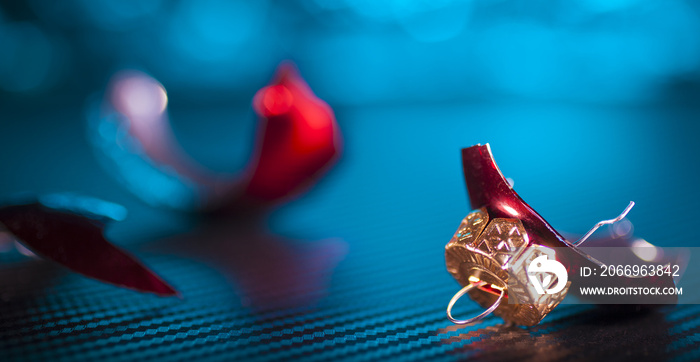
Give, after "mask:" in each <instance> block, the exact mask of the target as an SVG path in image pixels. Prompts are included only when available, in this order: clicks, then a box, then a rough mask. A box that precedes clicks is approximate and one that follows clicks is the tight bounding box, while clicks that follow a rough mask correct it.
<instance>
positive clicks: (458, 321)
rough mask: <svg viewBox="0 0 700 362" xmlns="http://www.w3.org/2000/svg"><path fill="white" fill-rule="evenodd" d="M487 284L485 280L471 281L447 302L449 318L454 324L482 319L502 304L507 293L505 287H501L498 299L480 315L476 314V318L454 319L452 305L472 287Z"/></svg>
mask: <svg viewBox="0 0 700 362" xmlns="http://www.w3.org/2000/svg"><path fill="white" fill-rule="evenodd" d="M486 284H487V283H486V282H484V281H480V282H478V283H469V284H467V285H466V286H465V287H464V288H462V289H460V291H459V292H457V294H455V295H454V296H453V297H452V299H450V303H449V304H447V319H449V320H450V321H451V322H452V323H454V324H470V323H474V322H477V321H480V320H482V319H484V318H486V316H488V315H489V314H491V313H493V311H494V310H496V308H498V306H499V305H501V301H502V300H503V296H504V295H505V294H506V289H505V288H503V289H501V295H500V296H498V299H496V301H495V302H494V303H493V304H492V305H491V306H490V307H489V308H488V309H487V310H485V311H483V312H482V313H481V314H479V315H478V316H476V317H474V318H469V319H467V320H459V319H454V318H453V317H452V307H453V306H454V305H455V303H457V301H458V300H459V298H461V297H462V296H463V295H465V294H467V292H468V291H470V290H471V289H473V288H477V287H481V286H483V285H486Z"/></svg>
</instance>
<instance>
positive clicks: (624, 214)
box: [574, 201, 634, 246]
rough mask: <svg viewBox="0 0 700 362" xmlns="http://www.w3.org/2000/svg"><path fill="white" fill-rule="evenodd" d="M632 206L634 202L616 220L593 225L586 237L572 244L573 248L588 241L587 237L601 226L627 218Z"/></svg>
mask: <svg viewBox="0 0 700 362" xmlns="http://www.w3.org/2000/svg"><path fill="white" fill-rule="evenodd" d="M633 206H634V201H630V204H629V205H627V207H626V208H625V209H624V210H622V213H621V214H620V215H618V216H617V217H616V218H614V219H610V220H603V221H600V222H598V223H597V224H595V226H594V227H593V228H591V230H588V232H587V233H586V235H584V236H583V237H582V238H581V239H578V241H576V242H575V243H574V246H579V245H581V244H583V242H584V241H586V239H588V237H590V236H591V235H592V234H593V233H594V232H595V231H596V230H598V228H599V227H601V226H603V225H609V224H614V223H616V222H618V221H620V220H622V219H624V218H625V216H627V213H628V212H630V210H632V207H633Z"/></svg>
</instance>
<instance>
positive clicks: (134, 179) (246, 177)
mask: <svg viewBox="0 0 700 362" xmlns="http://www.w3.org/2000/svg"><path fill="white" fill-rule="evenodd" d="M253 110H254V111H255V112H256V114H257V115H258V116H259V119H258V131H257V135H256V137H255V142H254V146H253V150H252V152H251V156H250V158H249V160H248V162H247V165H246V166H245V167H244V168H243V169H242V170H241V171H240V172H238V173H237V174H221V173H216V172H214V171H211V170H209V169H208V168H206V167H204V166H203V165H201V164H199V163H198V162H196V161H195V160H193V159H192V158H191V157H190V156H189V155H188V154H187V153H186V152H185V151H184V150H183V149H182V147H181V146H180V144H179V142H178V141H177V139H176V137H175V134H174V132H173V130H172V127H171V125H170V120H169V116H168V97H167V93H166V91H165V87H163V85H162V84H160V83H159V82H158V81H157V80H155V79H154V78H152V77H150V76H148V75H147V74H144V73H142V72H138V71H134V70H128V71H123V72H120V73H118V74H116V75H115V76H114V77H113V78H112V80H111V82H110V84H109V85H108V87H107V91H106V92H105V95H104V97H103V99H102V100H101V101H98V102H95V103H94V104H93V105H92V108H91V109H90V110H89V112H88V119H89V136H90V140H91V143H92V145H93V147H94V149H95V150H96V153H97V155H98V157H99V159H100V161H101V164H102V166H104V168H105V169H106V170H108V171H109V172H110V173H111V174H112V175H113V176H114V177H115V178H117V179H118V180H119V181H120V182H121V183H122V184H123V185H125V186H126V187H127V188H128V189H129V190H130V191H131V192H132V193H134V194H135V195H137V196H138V197H139V198H141V199H142V200H144V201H146V202H147V203H148V204H151V205H153V206H162V207H166V208H172V209H178V210H183V211H204V212H214V213H217V212H222V211H223V212H225V211H226V210H230V209H237V208H241V207H244V208H246V209H247V210H248V211H250V209H251V208H263V209H264V208H267V207H269V206H271V205H274V204H278V203H280V202H284V201H285V200H288V199H290V198H294V197H295V196H298V195H300V194H302V193H304V192H305V191H306V190H307V189H308V188H309V187H311V186H312V185H313V184H314V183H315V182H316V181H318V179H319V178H321V177H322V176H323V174H324V173H325V171H327V170H328V169H329V168H330V167H331V166H332V165H333V164H334V163H335V161H336V160H337V158H338V156H339V155H340V152H341V149H342V137H341V133H340V129H339V127H338V124H337V122H336V120H335V116H334V114H333V110H332V109H331V108H330V107H329V106H328V104H326V103H325V102H324V101H322V100H321V99H319V98H318V97H316V96H315V95H314V93H313V91H312V90H311V88H310V87H309V86H308V84H307V83H306V81H305V80H304V79H303V78H302V77H301V75H300V74H299V72H298V71H297V69H296V68H295V67H294V65H293V64H291V63H289V62H285V63H282V64H281V65H280V66H279V67H278V69H277V72H276V75H275V77H274V80H273V81H272V82H271V84H270V85H268V86H266V87H263V88H262V89H260V90H259V91H258V92H257V93H256V95H255V97H254V99H253ZM202 124H206V123H202ZM251 136H252V135H251ZM224 149H225V147H224Z"/></svg>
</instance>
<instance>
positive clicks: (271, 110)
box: [245, 63, 342, 202]
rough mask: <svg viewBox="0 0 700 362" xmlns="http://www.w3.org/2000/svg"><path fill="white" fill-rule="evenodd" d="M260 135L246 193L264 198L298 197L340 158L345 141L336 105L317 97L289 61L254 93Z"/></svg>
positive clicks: (254, 105) (267, 200) (251, 164)
mask: <svg viewBox="0 0 700 362" xmlns="http://www.w3.org/2000/svg"><path fill="white" fill-rule="evenodd" d="M253 107H254V109H255V111H256V112H257V113H258V115H259V116H260V128H259V138H258V144H257V147H256V152H255V155H254V157H253V158H252V159H251V163H250V164H249V166H248V172H249V174H250V179H249V182H248V184H247V185H246V188H245V193H246V194H247V195H248V196H250V197H253V198H255V199H259V200H262V201H264V202H269V201H275V200H279V199H284V198H288V197H293V196H295V195H298V194H299V193H301V192H303V191H304V190H306V189H307V188H308V187H309V186H311V184H313V183H314V182H316V181H317V180H318V178H320V177H321V176H322V175H323V173H324V171H326V170H327V169H328V168H329V167H330V166H331V165H332V164H333V163H334V162H335V160H336V159H337V157H338V156H339V154H340V151H341V147H342V140H341V135H340V130H339V128H338V124H337V123H336V120H335V116H334V115H333V110H332V109H331V108H330V107H329V106H328V105H327V104H326V103H325V102H323V101H322V100H320V99H319V98H317V97H316V96H315V95H314V93H313V92H312V91H311V88H309V86H308V84H307V83H306V82H305V81H304V79H303V78H301V76H300V75H299V73H298V71H297V70H296V68H295V67H294V66H293V65H291V64H290V63H283V64H282V65H280V67H279V68H278V70H277V75H276V77H275V80H274V81H273V82H272V84H271V85H270V86H267V87H265V88H263V89H261V90H260V91H258V93H257V94H256V95H255V98H254V100H253Z"/></svg>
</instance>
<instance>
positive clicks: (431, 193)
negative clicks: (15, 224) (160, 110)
mask: <svg viewBox="0 0 700 362" xmlns="http://www.w3.org/2000/svg"><path fill="white" fill-rule="evenodd" d="M525 111H527V110H525ZM530 111H531V112H534V111H532V110H530ZM557 112H559V113H561V114H555V113H557ZM611 112H612V113H611ZM625 112H627V113H625V114H628V113H632V116H635V117H641V118H644V117H652V116H650V115H648V112H645V111H634V110H633V111H629V110H628V111H625ZM635 112H636V113H635ZM516 113H517V112H516ZM579 114H581V110H580V109H577V108H574V109H570V110H560V111H556V112H553V113H551V112H550V113H547V112H544V113H542V117H544V121H543V123H542V124H535V125H532V124H524V123H520V122H515V121H513V122H511V123H507V121H508V120H509V119H511V118H513V117H512V113H511V111H508V112H501V111H499V110H493V109H492V110H484V109H481V108H479V107H476V108H473V107H471V108H470V107H466V108H459V107H457V108H455V107H452V108H450V107H441V108H440V109H439V110H437V109H424V108H417V109H408V110H397V109H372V110H368V111H357V110H340V111H339V112H338V118H339V119H340V120H341V121H343V125H344V131H345V136H346V153H345V155H344V158H343V160H342V162H341V163H340V164H339V165H338V167H337V168H336V169H335V170H333V172H332V173H331V174H330V175H329V177H328V178H326V179H324V180H323V182H322V183H321V184H320V185H318V187H316V188H315V189H314V190H313V192H312V193H311V194H309V195H308V196H306V197H304V198H302V199H299V200H296V201H295V202H293V203H291V204H289V205H287V206H285V207H283V208H281V209H280V210H277V211H276V212H274V213H273V214H272V215H271V217H270V219H269V220H268V221H266V223H265V224H263V225H261V226H260V227H250V226H248V225H241V223H238V222H235V221H224V222H221V223H219V224H217V225H194V222H191V221H183V219H185V218H184V217H183V216H181V215H172V214H168V213H163V212H161V211H158V210H152V209H150V208H148V207H146V206H144V205H140V204H139V203H138V202H137V201H135V200H133V199H129V196H128V194H126V193H124V192H123V191H114V193H113V194H106V195H99V192H98V195H97V196H101V197H104V198H106V199H109V200H110V201H117V202H122V203H124V204H126V205H127V207H129V210H130V212H131V217H130V218H129V219H127V221H125V222H123V223H121V224H115V225H112V226H111V227H110V230H109V232H108V235H111V236H112V238H113V240H115V242H117V243H119V244H121V245H123V246H124V247H125V248H126V249H128V250H130V251H132V252H133V253H135V254H137V255H138V256H139V257H141V258H142V259H143V261H144V262H145V263H146V264H147V265H149V266H150V267H152V268H153V269H154V270H155V271H156V272H158V273H159V274H161V275H162V276H163V277H164V278H166V279H167V280H168V281H169V282H171V283H172V284H173V285H174V286H175V287H176V288H178V289H179V290H180V291H181V292H182V294H183V299H177V298H159V297H154V296H150V295H144V294H139V293H135V292H131V291H128V290H122V289H119V288H116V287H113V286H110V285H105V284H102V283H99V282H96V281H93V280H89V279H86V278H84V277H81V276H79V275H75V274H71V273H67V272H65V271H63V270H62V269H60V268H58V267H55V266H53V265H50V264H47V263H44V262H40V261H35V260H31V259H28V258H25V257H22V256H20V255H18V254H17V253H14V252H11V253H5V254H2V255H1V256H0V260H1V261H2V263H0V308H1V312H0V360H3V361H6V360H24V359H36V360H74V359H80V360H134V359H145V358H155V359H172V360H186V359H189V360H200V359H212V360H281V359H304V360H309V361H314V360H319V361H320V360H384V359H387V358H389V359H402V360H426V359H435V360H457V359H464V358H476V359H480V360H510V359H522V360H557V359H567V360H568V359H574V360H590V359H599V360H605V359H612V360H639V359H666V358H679V359H697V358H700V349H698V342H699V341H700V337H698V336H699V334H698V333H699V332H700V305H684V306H677V307H667V308H663V309H658V310H653V311H648V312H643V313H633V312H630V311H629V310H627V309H617V310H610V309H600V308H597V307H595V306H583V305H562V306H559V307H558V308H556V309H555V310H554V311H553V312H552V313H551V314H550V315H548V316H547V317H546V318H545V319H544V320H543V322H542V323H541V324H540V325H538V326H535V327H532V328H520V327H509V326H505V325H503V323H502V321H501V320H500V319H498V318H495V317H490V318H487V319H485V320H483V321H482V322H480V323H478V324H476V325H473V326H467V327H464V326H454V325H452V324H451V323H449V322H448V321H447V319H446V317H445V307H446V304H447V301H448V300H449V299H450V297H451V296H452V295H453V294H454V293H455V292H456V291H457V290H458V288H459V287H458V285H457V283H456V282H455V281H454V280H453V279H452V278H451V277H450V275H449V274H448V273H447V272H446V270H445V266H444V255H443V253H444V245H445V243H446V242H447V241H448V240H449V238H450V236H451V235H452V233H453V232H454V231H455V228H456V227H457V225H458V224H459V221H460V220H461V218H462V217H464V215H466V213H467V212H468V211H469V207H468V201H467V199H466V196H465V191H464V186H463V181H462V180H463V179H462V176H461V170H460V163H459V147H461V146H469V145H471V144H475V143H478V142H481V143H485V142H491V143H492V149H493V152H494V156H495V158H496V161H497V162H498V163H499V166H500V167H501V169H502V170H503V172H504V173H505V175H506V176H508V177H513V178H514V179H515V189H516V190H517V191H518V192H519V193H520V194H521V195H522V196H523V198H524V199H525V200H526V201H528V202H529V203H530V204H531V205H532V206H533V207H534V208H535V209H537V210H539V211H540V213H542V214H543V216H544V217H545V218H547V219H548V220H549V221H550V222H551V223H552V224H553V225H554V226H555V227H557V228H562V229H563V230H565V231H571V232H582V231H585V230H586V229H587V228H588V227H589V226H591V225H592V224H593V223H594V222H596V221H598V220H599V219H602V218H608V217H611V216H614V215H616V214H617V213H618V212H619V211H620V210H621V209H622V208H623V207H624V206H625V205H626V204H627V202H628V201H629V200H635V201H637V203H638V205H637V209H635V210H634V211H633V212H632V213H631V214H630V219H631V221H632V222H633V223H634V224H635V227H636V230H635V234H637V235H640V236H644V237H645V238H646V239H647V240H649V241H650V242H654V243H656V244H662V245H673V246H680V245H689V246H697V245H696V242H695V241H693V240H692V239H691V238H692V230H691V228H685V229H684V228H677V227H675V225H676V224H677V223H678V222H679V218H681V219H682V220H693V218H696V217H697V216H699V215H698V214H699V211H698V210H696V205H697V202H696V201H698V200H697V199H698V196H697V192H696V191H695V185H694V182H693V181H692V180H693V178H694V177H695V176H697V175H696V173H697V172H698V170H697V164H698V162H697V161H698V160H697V158H698V155H699V154H700V152H698V150H697V147H698V146H697V145H696V144H695V143H693V142H692V140H691V136H692V132H690V131H688V130H679V129H678V128H676V129H669V128H668V127H667V126H664V125H662V124H661V123H658V122H654V121H648V122H647V123H644V124H642V125H640V126H635V125H633V124H623V123H619V124H615V125H612V126H610V125H607V127H608V128H607V129H608V130H610V132H606V133H604V134H601V133H599V132H597V131H596V129H599V128H596V127H597V125H595V124H590V123H586V124H585V125H584V124H581V125H580V127H579V126H567V127H569V128H562V127H561V126H560V125H558V123H557V122H554V121H553V119H557V118H559V117H560V116H565V117H569V118H572V117H579V116H577V115H579ZM606 115H607V117H617V118H619V115H618V114H616V113H615V111H610V110H604V111H600V112H599V113H598V114H597V116H599V117H591V119H594V120H595V119H597V121H596V122H600V124H601V125H602V124H605V123H606V122H607V121H608V119H606V118H605V117H606ZM486 116H490V119H493V120H494V122H496V123H498V122H500V123H498V126H496V125H492V124H486V125H483V127H474V124H473V122H472V123H470V122H469V121H464V119H467V118H469V119H477V118H479V119H480V118H485V117H486ZM499 117H500V118H499ZM580 117H581V118H586V117H583V116H580ZM653 117H656V116H653ZM434 118H437V119H440V120H443V121H444V122H442V123H440V124H436V125H435V126H433V127H428V126H426V125H425V124H424V123H419V122H418V120H419V119H434ZM550 118H551V119H550ZM654 119H655V118H654ZM383 121H384V122H383ZM629 127H636V128H632V129H634V130H635V131H634V132H632V133H625V132H623V131H624V129H627V128H629ZM538 129H539V130H542V129H547V130H548V132H550V133H549V134H547V135H546V137H544V138H542V139H541V140H540V143H534V144H530V143H524V142H522V139H523V138H527V137H530V139H534V136H535V135H537V134H538V132H537V130H538ZM504 130H507V132H506V131H504ZM659 130H666V131H667V132H670V133H671V134H660V133H659ZM572 132H579V133H581V132H584V133H585V134H583V135H581V134H579V135H578V136H577V137H581V138H586V137H588V139H589V140H590V142H588V141H587V142H583V143H582V142H580V141H577V142H574V143H571V144H570V143H568V141H567V140H568V139H570V138H571V136H570V135H571V134H572ZM616 132H617V133H616ZM78 136H80V135H78ZM78 136H76V137H78ZM3 137H5V136H3ZM567 137H569V138H567ZM578 139H579V138H576V140H578ZM519 140H520V141H519ZM649 140H654V142H647V141H649ZM196 141H197V140H196V139H195V140H190V141H189V142H192V143H196ZM205 142H206V141H205ZM671 144H677V145H680V146H678V147H676V148H675V149H673V150H669V148H667V147H666V146H667V145H671ZM650 145H651V146H650ZM75 147H83V146H82V145H78V146H75ZM649 147H651V149H649ZM548 150H551V151H548ZM66 152H71V154H73V153H74V154H75V161H76V163H77V165H78V166H76V167H78V168H80V167H82V168H84V169H86V170H89V171H85V173H86V175H87V176H89V177H87V180H84V181H76V182H75V183H70V182H68V181H65V182H64V181H61V182H64V183H66V184H71V185H76V186H75V188H74V189H78V190H81V189H87V190H92V189H93V188H91V187H92V186H90V185H92V184H93V182H98V181H99V182H101V181H102V180H107V179H106V178H104V177H105V176H99V175H100V173H99V170H97V169H95V166H94V164H93V163H92V162H93V161H91V159H90V157H91V156H90V154H89V152H85V154H84V155H83V152H81V151H80V150H78V151H66ZM614 152H616V153H615V155H616V156H615V157H610V158H609V159H608V161H606V162H602V164H601V162H599V161H594V160H600V157H602V156H605V155H607V154H612V153H614ZM669 153H671V154H672V156H673V157H669ZM81 157H83V158H81ZM669 159H671V160H672V161H668V160H669ZM668 162H671V164H669V163H668ZM682 165H686V167H681V166H682ZM651 170H655V171H654V172H651ZM37 172H39V171H37ZM92 172H94V175H95V176H93V174H92ZM22 177H24V178H26V179H34V178H36V177H38V176H37V175H25V176H19V178H18V179H17V180H12V181H7V180H6V181H4V183H5V186H7V187H6V189H8V190H10V191H12V190H15V189H17V190H19V188H20V186H19V185H21V183H22ZM100 177H102V178H100ZM96 180H97V181H96ZM46 182H48V181H46ZM80 182H83V184H81V183H80ZM104 182H105V183H107V182H108V181H104ZM81 185H85V186H81ZM668 185H673V187H668ZM113 187H115V190H117V189H118V187H116V185H113ZM110 196H111V197H110ZM659 207H668V208H670V209H672V210H674V211H675V213H674V214H673V215H679V216H678V217H676V216H671V215H670V214H664V215H662V216H659V214H658V213H657V212H656V211H655V210H657V208H659ZM682 220H681V221H682ZM477 313H479V307H478V306H477V305H476V304H475V303H472V302H468V301H464V302H460V303H459V305H458V306H457V307H456V309H455V314H456V315H458V316H464V317H467V316H469V315H474V314H477Z"/></svg>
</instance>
